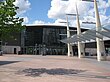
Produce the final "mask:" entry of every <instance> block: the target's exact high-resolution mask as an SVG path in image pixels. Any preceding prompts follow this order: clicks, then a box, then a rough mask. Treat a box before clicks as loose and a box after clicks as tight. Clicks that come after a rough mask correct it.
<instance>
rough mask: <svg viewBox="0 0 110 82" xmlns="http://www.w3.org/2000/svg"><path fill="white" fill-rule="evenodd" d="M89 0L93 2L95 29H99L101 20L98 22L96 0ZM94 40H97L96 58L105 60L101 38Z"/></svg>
mask: <svg viewBox="0 0 110 82" xmlns="http://www.w3.org/2000/svg"><path fill="white" fill-rule="evenodd" d="M83 1H88V0H83ZM89 1H90V2H94V10H95V18H96V31H100V30H101V22H100V17H99V12H98V7H97V1H96V0H89ZM96 41H97V60H98V61H101V60H106V54H105V46H104V41H103V38H102V39H99V38H96Z"/></svg>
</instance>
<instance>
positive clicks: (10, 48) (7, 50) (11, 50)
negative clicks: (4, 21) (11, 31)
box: [2, 46, 21, 54]
mask: <svg viewBox="0 0 110 82" xmlns="http://www.w3.org/2000/svg"><path fill="white" fill-rule="evenodd" d="M14 48H16V54H18V51H20V50H21V48H20V46H2V51H3V53H5V54H14Z"/></svg>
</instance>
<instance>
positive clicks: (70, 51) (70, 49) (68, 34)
mask: <svg viewBox="0 0 110 82" xmlns="http://www.w3.org/2000/svg"><path fill="white" fill-rule="evenodd" d="M66 20H67V38H69V37H70V31H69V30H70V29H69V22H68V16H67V15H66ZM67 46H68V56H69V57H72V56H73V48H72V46H71V45H70V43H68V44H67Z"/></svg>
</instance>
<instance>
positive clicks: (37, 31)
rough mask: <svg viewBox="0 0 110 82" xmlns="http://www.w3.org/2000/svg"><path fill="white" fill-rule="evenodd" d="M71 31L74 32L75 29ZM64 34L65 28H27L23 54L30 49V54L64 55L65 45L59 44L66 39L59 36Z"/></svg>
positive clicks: (65, 52) (64, 36)
mask: <svg viewBox="0 0 110 82" xmlns="http://www.w3.org/2000/svg"><path fill="white" fill-rule="evenodd" d="M71 29H72V30H76V28H71ZM66 33H67V30H66V26H48V25H47V26H27V27H26V32H25V37H24V38H25V39H24V47H25V53H26V52H27V53H28V52H29V49H30V47H31V54H32V53H33V54H42V53H45V54H48V55H49V54H53V55H56V54H57V55H61V54H62V55H66V54H67V45H66V44H64V43H62V42H60V40H61V39H64V38H66V37H67V36H66V35H60V34H66ZM72 34H74V33H73V32H72ZM28 48H29V49H28ZM26 50H28V51H26Z"/></svg>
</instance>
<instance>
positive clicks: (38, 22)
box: [33, 20, 45, 24]
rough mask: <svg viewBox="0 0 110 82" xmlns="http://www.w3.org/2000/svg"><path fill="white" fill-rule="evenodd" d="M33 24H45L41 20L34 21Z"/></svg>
mask: <svg viewBox="0 0 110 82" xmlns="http://www.w3.org/2000/svg"><path fill="white" fill-rule="evenodd" d="M33 24H45V22H44V21H41V20H36V21H34V22H33Z"/></svg>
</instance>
